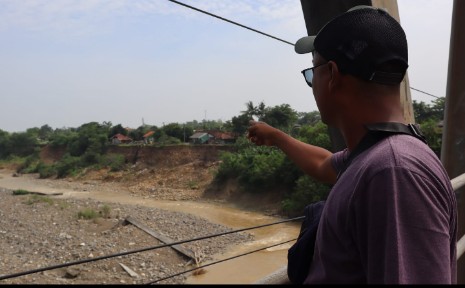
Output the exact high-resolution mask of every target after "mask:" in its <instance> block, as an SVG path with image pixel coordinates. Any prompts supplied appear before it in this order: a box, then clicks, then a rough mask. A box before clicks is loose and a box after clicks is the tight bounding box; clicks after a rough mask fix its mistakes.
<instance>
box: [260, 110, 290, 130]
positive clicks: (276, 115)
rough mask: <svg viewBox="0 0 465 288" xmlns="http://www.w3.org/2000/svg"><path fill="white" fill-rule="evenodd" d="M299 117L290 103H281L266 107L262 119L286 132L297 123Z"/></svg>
mask: <svg viewBox="0 0 465 288" xmlns="http://www.w3.org/2000/svg"><path fill="white" fill-rule="evenodd" d="M297 119H298V117H297V112H296V111H295V110H294V109H292V108H291V106H290V105H289V104H281V105H277V106H274V107H272V108H268V109H266V111H265V115H264V116H263V119H261V120H262V121H264V122H266V123H268V124H269V125H271V126H274V127H276V128H278V129H281V130H283V131H285V132H290V130H291V128H292V127H293V126H294V124H296V123H297Z"/></svg>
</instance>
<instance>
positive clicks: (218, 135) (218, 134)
mask: <svg viewBox="0 0 465 288" xmlns="http://www.w3.org/2000/svg"><path fill="white" fill-rule="evenodd" d="M208 133H209V134H210V135H212V136H213V139H211V140H210V141H209V142H210V143H214V144H232V143H234V142H236V138H237V135H236V134H235V133H234V132H222V131H217V130H216V131H213V130H210V131H208Z"/></svg>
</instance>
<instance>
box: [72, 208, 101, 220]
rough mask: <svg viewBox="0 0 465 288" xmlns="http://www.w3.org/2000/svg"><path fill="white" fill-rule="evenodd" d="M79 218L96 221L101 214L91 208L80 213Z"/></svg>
mask: <svg viewBox="0 0 465 288" xmlns="http://www.w3.org/2000/svg"><path fill="white" fill-rule="evenodd" d="M77 217H78V218H79V219H86V220H90V219H95V218H97V217H99V214H98V212H97V211H95V210H94V209H91V208H85V209H83V210H81V211H79V212H78V215H77Z"/></svg>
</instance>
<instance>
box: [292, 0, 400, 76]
mask: <svg viewBox="0 0 465 288" xmlns="http://www.w3.org/2000/svg"><path fill="white" fill-rule="evenodd" d="M295 51H296V52H297V53H299V54H305V53H310V52H314V51H316V52H318V53H319V54H320V55H321V56H323V58H325V59H326V60H328V61H334V62H336V63H337V65H338V68H339V70H340V71H341V73H348V74H351V75H354V76H357V77H359V78H362V79H365V80H367V81H372V82H377V83H381V84H386V85H395V84H399V83H400V82H402V80H403V79H404V76H405V72H406V71H407V68H408V49H407V37H406V36H405V32H404V30H403V29H402V27H401V26H400V24H399V22H398V21H397V20H396V19H394V18H393V17H392V16H391V15H389V14H388V13H387V12H386V11H385V10H383V9H378V8H375V7H372V6H363V5H360V6H355V7H353V8H351V9H349V10H348V11H347V12H345V13H343V14H341V15H339V16H337V17H335V18H334V19H332V20H331V21H329V22H328V23H327V24H326V25H325V26H324V27H323V28H321V30H320V31H319V32H318V34H317V35H316V36H307V37H303V38H300V39H299V40H298V41H297V42H296V44H295ZM386 63H391V64H393V65H391V67H390V68H386V65H383V64H386Z"/></svg>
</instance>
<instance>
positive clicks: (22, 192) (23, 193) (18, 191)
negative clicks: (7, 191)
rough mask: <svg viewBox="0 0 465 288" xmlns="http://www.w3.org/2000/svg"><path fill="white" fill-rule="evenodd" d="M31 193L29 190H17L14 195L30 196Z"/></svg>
mask: <svg viewBox="0 0 465 288" xmlns="http://www.w3.org/2000/svg"><path fill="white" fill-rule="evenodd" d="M30 193H31V192H29V191H27V190H24V189H17V190H13V195H26V194H30Z"/></svg>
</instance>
